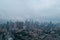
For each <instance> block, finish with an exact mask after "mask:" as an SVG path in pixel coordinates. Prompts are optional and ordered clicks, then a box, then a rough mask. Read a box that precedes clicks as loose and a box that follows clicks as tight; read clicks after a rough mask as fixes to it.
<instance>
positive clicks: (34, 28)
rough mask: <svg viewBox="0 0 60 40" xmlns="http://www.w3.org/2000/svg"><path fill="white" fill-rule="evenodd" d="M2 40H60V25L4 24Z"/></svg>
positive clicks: (18, 22)
mask: <svg viewBox="0 0 60 40" xmlns="http://www.w3.org/2000/svg"><path fill="white" fill-rule="evenodd" d="M0 40H60V23H56V24H53V23H52V22H49V23H45V22H44V23H39V22H33V21H25V22H20V21H17V22H11V21H10V22H6V23H2V24H0Z"/></svg>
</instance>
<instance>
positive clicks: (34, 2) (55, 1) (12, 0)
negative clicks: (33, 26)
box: [0, 0, 60, 21]
mask: <svg viewBox="0 0 60 40" xmlns="http://www.w3.org/2000/svg"><path fill="white" fill-rule="evenodd" d="M59 17H60V0H0V18H2V19H16V20H20V19H21V20H22V19H27V18H34V19H41V20H52V21H54V20H55V21H59V20H60V18H59Z"/></svg>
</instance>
